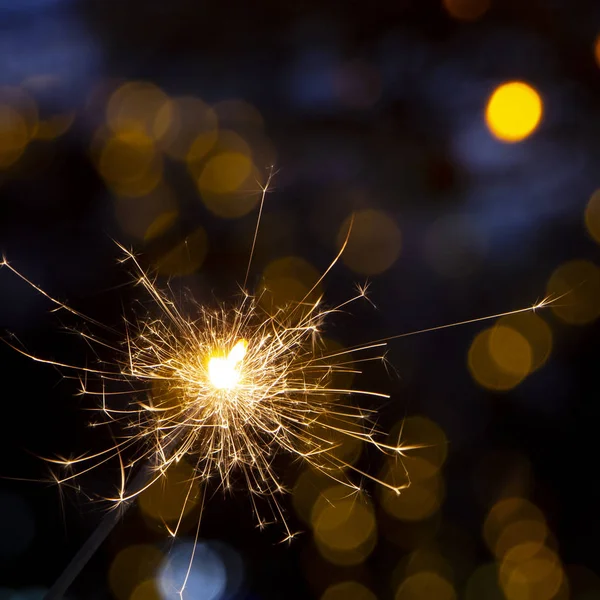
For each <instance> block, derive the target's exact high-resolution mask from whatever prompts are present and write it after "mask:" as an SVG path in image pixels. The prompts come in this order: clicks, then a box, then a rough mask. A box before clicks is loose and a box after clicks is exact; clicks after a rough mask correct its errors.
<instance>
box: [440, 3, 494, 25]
mask: <svg viewBox="0 0 600 600" xmlns="http://www.w3.org/2000/svg"><path fill="white" fill-rule="evenodd" d="M442 1H443V4H444V8H445V9H446V10H447V11H448V14H449V15H450V16H451V17H454V18H455V19H460V20H461V21H475V20H477V19H479V18H481V17H482V16H483V15H484V14H485V13H486V12H487V11H488V9H489V8H490V0H442Z"/></svg>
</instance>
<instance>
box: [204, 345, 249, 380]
mask: <svg viewBox="0 0 600 600" xmlns="http://www.w3.org/2000/svg"><path fill="white" fill-rule="evenodd" d="M247 348H248V342H247V341H246V340H240V341H239V342H238V343H237V344H236V345H235V346H234V347H233V348H232V349H231V352H230V353H229V354H228V355H227V356H226V357H225V358H223V357H221V356H212V357H211V358H210V359H209V361H208V378H209V379H210V382H211V383H212V385H213V386H214V387H216V388H217V389H218V390H232V389H233V388H234V387H235V386H236V385H237V384H238V382H239V380H240V377H241V376H242V373H241V370H240V363H241V362H242V360H243V359H244V356H245V355H246V349H247Z"/></svg>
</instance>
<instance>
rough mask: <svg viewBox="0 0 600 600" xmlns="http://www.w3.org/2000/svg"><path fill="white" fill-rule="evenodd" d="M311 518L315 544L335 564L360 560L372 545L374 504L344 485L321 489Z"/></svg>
mask: <svg viewBox="0 0 600 600" xmlns="http://www.w3.org/2000/svg"><path fill="white" fill-rule="evenodd" d="M311 522H312V527H313V534H314V538H315V542H316V544H317V548H318V549H319V551H320V553H321V554H322V555H323V557H324V558H325V559H326V560H328V561H329V562H332V563H334V564H338V565H346V566H348V565H355V564H358V563H361V562H363V561H364V560H365V559H366V558H367V556H368V555H369V554H370V553H371V552H372V551H373V548H374V547H375V542H376V539H377V529H376V521H375V514H374V511H373V506H372V504H371V502H370V501H369V500H368V498H366V497H365V496H364V495H362V494H359V493H355V494H350V495H349V490H348V488H347V487H346V486H342V485H336V486H332V487H329V488H327V489H325V490H323V492H322V493H321V495H320V496H319V497H318V498H317V500H316V502H315V504H314V506H313V509H312V513H311Z"/></svg>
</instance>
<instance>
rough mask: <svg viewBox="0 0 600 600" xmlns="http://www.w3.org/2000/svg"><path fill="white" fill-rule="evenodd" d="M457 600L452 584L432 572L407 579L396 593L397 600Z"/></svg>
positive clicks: (423, 572) (424, 572)
mask: <svg viewBox="0 0 600 600" xmlns="http://www.w3.org/2000/svg"><path fill="white" fill-rule="evenodd" d="M433 598H435V600H456V592H455V591H454V588H453V587H452V584H451V583H450V582H449V581H447V580H446V579H444V578H443V577H441V576H440V575H438V574H437V573H432V572H430V571H422V572H421V573H416V574H415V575H411V576H410V577H407V578H406V579H405V580H404V581H403V582H402V584H401V585H400V587H399V588H398V590H397V591H396V596H395V600H432V599H433Z"/></svg>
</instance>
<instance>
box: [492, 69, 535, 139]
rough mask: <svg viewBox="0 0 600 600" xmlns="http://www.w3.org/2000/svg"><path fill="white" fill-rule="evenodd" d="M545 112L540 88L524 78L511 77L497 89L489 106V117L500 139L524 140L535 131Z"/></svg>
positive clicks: (493, 132) (495, 133)
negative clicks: (513, 79) (532, 85)
mask: <svg viewBox="0 0 600 600" xmlns="http://www.w3.org/2000/svg"><path fill="white" fill-rule="evenodd" d="M542 112H543V104H542V99H541V97H540V95H539V94H538V92H537V91H536V90H535V89H534V88H532V87H531V86H530V85H528V84H526V83H524V82H522V81H511V82H509V83H504V84H502V85H501V86H499V87H497V88H496V89H495V90H494V92H493V93H492V95H491V96H490V99H489V100H488V103H487V106H486V109H485V119H486V122H487V126H488V128H489V130H490V131H491V132H492V134H493V135H494V136H495V137H496V138H498V139H499V140H501V141H503V142H520V141H521V140H523V139H525V138H526V137H528V136H529V135H531V134H532V133H533V132H534V130H535V129H536V127H537V126H538V125H539V123H540V121H541V119H542Z"/></svg>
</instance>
